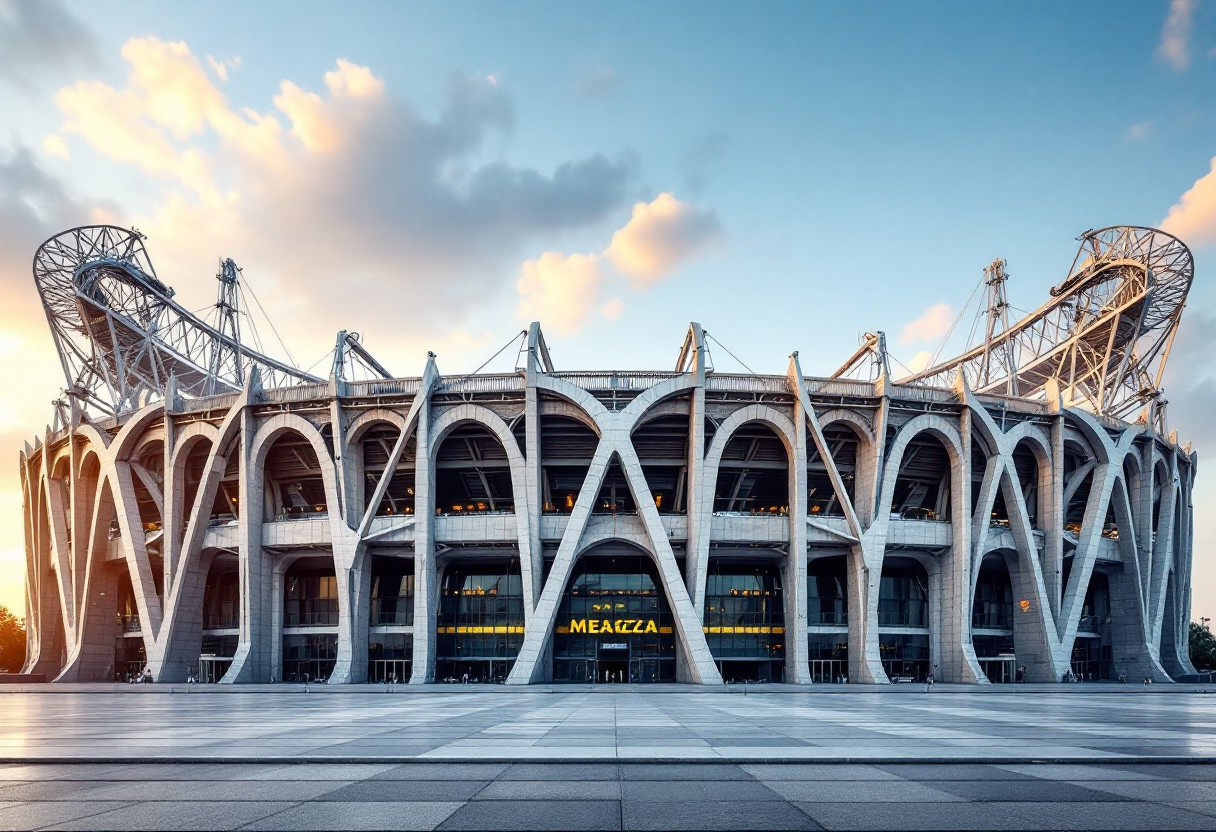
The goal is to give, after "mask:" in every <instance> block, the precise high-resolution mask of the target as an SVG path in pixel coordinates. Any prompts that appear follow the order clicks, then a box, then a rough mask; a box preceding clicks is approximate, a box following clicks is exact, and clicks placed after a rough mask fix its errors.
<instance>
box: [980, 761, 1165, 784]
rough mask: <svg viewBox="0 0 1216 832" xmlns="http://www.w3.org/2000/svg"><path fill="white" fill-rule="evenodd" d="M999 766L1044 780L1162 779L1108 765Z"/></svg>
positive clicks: (1038, 764) (1044, 764)
mask: <svg viewBox="0 0 1216 832" xmlns="http://www.w3.org/2000/svg"><path fill="white" fill-rule="evenodd" d="M997 768H1002V769H1005V770H1006V771H1012V772H1016V773H1018V774H1027V775H1029V776H1031V777H1040V778H1042V779H1044V780H1160V779H1162V778H1160V777H1157V776H1156V775H1153V774H1146V773H1144V772H1140V771H1135V770H1130V769H1125V768H1117V767H1115V766H1108V765H1096V766H1089V765H1078V764H1073V763H1067V764H1060V765H1053V764H1047V763H1028V764H1025V765H1019V764H1012V765H999V766H997Z"/></svg>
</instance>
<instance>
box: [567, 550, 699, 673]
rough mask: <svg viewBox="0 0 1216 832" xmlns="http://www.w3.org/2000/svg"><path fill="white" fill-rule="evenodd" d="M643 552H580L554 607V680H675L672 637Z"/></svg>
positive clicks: (667, 614)
mask: <svg viewBox="0 0 1216 832" xmlns="http://www.w3.org/2000/svg"><path fill="white" fill-rule="evenodd" d="M660 586H661V581H660V580H659V576H658V571H657V570H656V568H655V566H654V563H653V562H652V561H651V560H650V558H648V557H645V556H634V555H628V556H616V557H595V556H592V557H584V558H582V559H580V560H579V562H578V564H577V565H576V566H575V570H574V574H573V576H572V577H571V578H570V583H569V585H568V587H567V589H566V592H565V594H564V595H563V596H562V600H561V604H560V605H559V606H558V613H557V626H556V628H555V630H554V634H553V681H555V682H584V683H587V682H600V683H603V682H609V683H611V682H674V681H675V679H676V639H675V632H674V630H673V626H674V622H673V620H672V615H671V608H670V607H669V606H668V604H667V598H666V597H665V596H664V595H663V592H662V590H661V589H660Z"/></svg>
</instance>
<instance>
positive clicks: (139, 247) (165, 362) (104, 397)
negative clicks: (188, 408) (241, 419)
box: [34, 225, 323, 414]
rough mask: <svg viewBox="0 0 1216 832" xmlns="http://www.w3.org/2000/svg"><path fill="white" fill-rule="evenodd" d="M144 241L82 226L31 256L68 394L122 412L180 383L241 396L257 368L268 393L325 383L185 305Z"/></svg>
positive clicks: (188, 391)
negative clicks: (159, 275) (159, 271)
mask: <svg viewBox="0 0 1216 832" xmlns="http://www.w3.org/2000/svg"><path fill="white" fill-rule="evenodd" d="M143 240H144V238H143V235H141V234H139V232H137V231H130V230H127V229H125V228H117V227H115V226H111V225H93V226H83V227H80V228H73V229H71V230H70V231H64V232H63V233H61V234H57V235H55V236H54V237H52V238H51V239H49V240H47V241H46V242H45V243H43V244H42V245H41V246H39V247H38V251H37V252H36V253H35V254H34V282H35V284H37V286H38V293H39V295H40V296H41V297H42V305H43V308H44V309H45V310H46V317H47V321H48V323H49V324H50V326H51V333H52V335H53V336H54V339H55V347H56V349H57V350H58V351H59V359H60V362H61V363H62V365H63V372H64V375H65V376H66V378H67V383H68V391H69V392H70V393H72V394H74V395H77V396H79V397H80V398H81V399H83V400H84V401H85V402H86V403H88V404H90V405H92V406H95V407H97V408H99V409H101V410H103V411H105V412H107V413H111V414H116V413H120V412H123V411H126V410H131V409H134V408H136V407H138V406H139V405H140V403H141V402H143V401H145V400H147V399H149V398H159V397H163V396H164V395H165V393H166V391H167V390H168V388H169V382H170V378H174V377H175V378H176V384H177V387H178V390H179V391H180V392H181V393H182V394H184V395H186V396H190V397H197V396H208V395H213V394H216V393H228V392H233V391H236V390H239V389H241V387H242V385H243V384H244V379H245V378H246V377H247V375H248V373H249V372H250V371H251V370H252V369H253V368H257V370H258V371H259V372H260V374H261V378H262V382H263V384H265V385H266V386H267V387H284V386H288V385H292V384H301V383H313V382H320V381H323V379H321V378H318V377H317V376H313V375H310V374H308V373H306V372H303V371H302V370H299V369H297V368H295V367H292V366H290V365H288V364H285V363H283V362H281V361H278V360H276V359H274V358H270V357H269V356H266V355H262V354H260V353H258V352H255V351H253V350H251V349H250V348H249V347H248V346H246V345H244V344H242V343H241V342H240V340H239V339H238V338H236V337H234V334H230V333H227V332H221V331H220V330H218V329H216V328H215V327H213V326H212V325H211V324H209V323H207V322H206V321H204V320H201V319H200V318H198V317H197V316H196V315H194V314H193V313H191V312H189V311H187V310H186V309H183V308H182V307H181V306H180V305H179V304H178V303H177V302H176V301H175V300H174V299H173V289H171V288H170V287H168V286H166V285H165V284H164V283H162V282H161V281H160V279H159V278H157V276H156V270H155V269H154V268H153V267H152V261H151V259H149V257H148V252H147V251H146V250H145V248H144V243H143ZM229 262H230V261H229Z"/></svg>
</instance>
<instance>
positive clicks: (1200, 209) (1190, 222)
mask: <svg viewBox="0 0 1216 832" xmlns="http://www.w3.org/2000/svg"><path fill="white" fill-rule="evenodd" d="M1160 226H1161V229H1162V230H1163V231H1168V232H1169V233H1171V234H1173V235H1174V236H1176V237H1178V238H1179V239H1181V240H1182V241H1183V242H1184V243H1186V244H1187V245H1189V246H1201V245H1206V244H1207V243H1210V242H1212V241H1213V240H1216V157H1214V158H1213V159H1212V162H1211V170H1209V171H1208V172H1207V173H1206V174H1204V175H1203V176H1201V177H1199V179H1197V180H1195V184H1194V185H1192V186H1191V187H1190V189H1189V190H1188V191H1187V192H1186V193H1184V194H1183V195H1182V196H1181V197H1179V199H1178V202H1176V203H1175V204H1174V205H1173V206H1172V207H1171V208H1170V211H1169V214H1168V215H1167V216H1166V218H1165V219H1164V220H1162V221H1161V223H1160Z"/></svg>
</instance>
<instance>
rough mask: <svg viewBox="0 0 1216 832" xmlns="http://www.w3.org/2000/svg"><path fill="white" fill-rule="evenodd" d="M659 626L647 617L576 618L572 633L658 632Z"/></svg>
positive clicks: (572, 625) (573, 620) (571, 629)
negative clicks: (614, 618)
mask: <svg viewBox="0 0 1216 832" xmlns="http://www.w3.org/2000/svg"><path fill="white" fill-rule="evenodd" d="M658 631H659V627H658V625H657V624H655V623H654V620H653V619H647V618H618V619H616V620H613V619H610V618H575V619H571V621H570V632H572V633H589V634H595V633H657V632H658Z"/></svg>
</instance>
